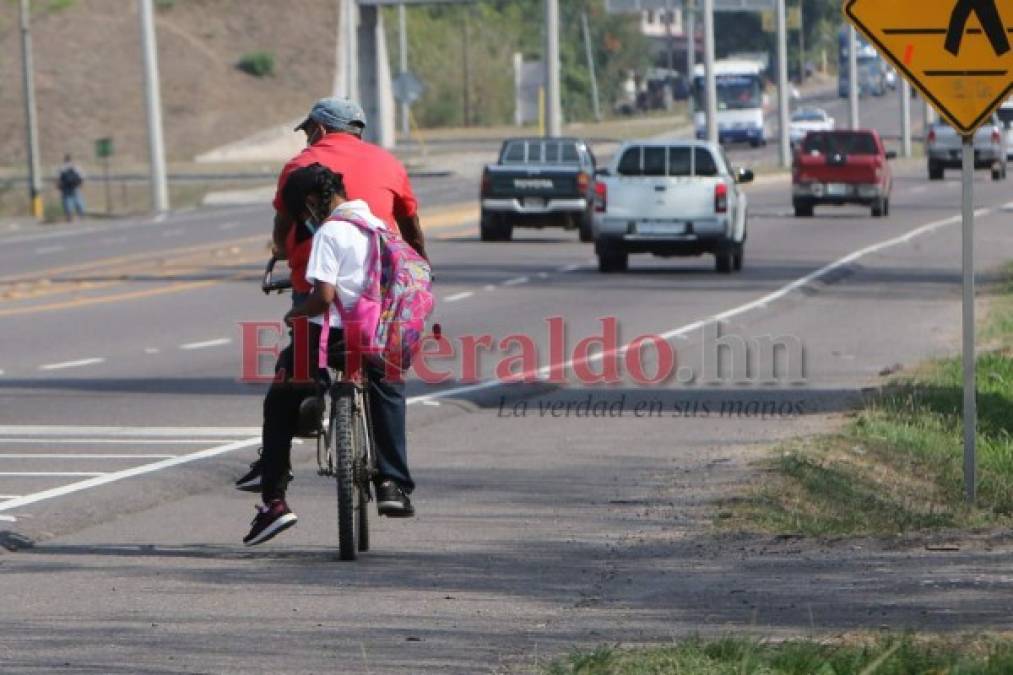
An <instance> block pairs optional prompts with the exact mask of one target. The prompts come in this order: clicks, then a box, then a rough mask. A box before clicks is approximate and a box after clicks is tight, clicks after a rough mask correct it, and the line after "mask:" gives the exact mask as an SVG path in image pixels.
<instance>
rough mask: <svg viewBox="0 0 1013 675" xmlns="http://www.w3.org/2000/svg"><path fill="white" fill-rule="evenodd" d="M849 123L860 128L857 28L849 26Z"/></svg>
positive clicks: (852, 126)
mask: <svg viewBox="0 0 1013 675" xmlns="http://www.w3.org/2000/svg"><path fill="white" fill-rule="evenodd" d="M848 122H849V124H850V126H851V128H852V129H857V128H858V38H857V36H856V34H855V27H854V26H851V25H849V26H848Z"/></svg>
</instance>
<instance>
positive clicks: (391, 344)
mask: <svg viewBox="0 0 1013 675" xmlns="http://www.w3.org/2000/svg"><path fill="white" fill-rule="evenodd" d="M329 220H332V221H337V222H344V223H349V224H350V225H352V226H354V227H358V228H359V229H360V230H362V231H363V232H365V233H367V234H368V235H369V237H370V240H371V244H372V245H371V246H370V253H369V258H368V259H367V262H366V285H365V287H364V288H363V291H362V295H361V296H360V297H359V299H358V301H357V302H356V303H355V306H354V307H352V308H351V309H345V308H344V307H342V305H341V302H340V301H335V303H334V305H335V306H336V307H337V309H338V313H339V314H340V315H341V323H342V325H343V326H344V332H345V344H346V346H345V349H346V352H347V353H350V354H356V355H362V356H364V357H365V358H366V359H368V360H369V361H371V362H373V363H375V364H377V365H381V366H384V367H385V368H386V370H387V372H388V373H389V372H391V371H393V372H405V371H407V370H408V369H409V368H410V367H411V362H412V358H414V356H415V354H416V353H417V352H418V350H419V347H420V346H421V343H422V334H423V332H424V331H425V327H426V319H427V318H428V317H429V315H430V314H432V311H433V305H434V298H433V291H432V284H433V282H432V270H431V268H430V267H429V263H428V262H426V259H425V258H423V257H422V256H420V255H419V254H418V253H417V252H416V251H415V249H413V248H412V247H411V246H410V245H409V244H408V243H407V242H406V241H405V240H404V239H402V238H401V237H399V236H398V235H396V234H394V233H392V232H391V231H390V230H387V229H386V228H379V227H375V226H374V225H371V224H370V223H368V222H367V221H365V220H363V219H362V218H360V217H358V216H356V215H353V214H348V213H339V214H338V215H336V216H334V217H332V218H330V219H329ZM330 311H331V310H330V308H328V310H327V318H326V319H325V320H324V329H323V331H322V333H321V336H320V350H319V354H318V359H319V360H318V364H319V366H320V367H321V368H324V367H326V364H327V336H328V333H329V332H330V331H329V329H330ZM356 366H357V362H356V363H352V364H348V365H347V367H346V369H347V370H349V371H350V372H352V373H354V371H355V370H356Z"/></svg>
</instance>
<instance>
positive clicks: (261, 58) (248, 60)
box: [236, 51, 274, 77]
mask: <svg viewBox="0 0 1013 675" xmlns="http://www.w3.org/2000/svg"><path fill="white" fill-rule="evenodd" d="M236 67H237V68H239V70H241V71H243V72H244V73H247V74H249V75H253V76H254V77H268V76H271V75H274V54H273V53H271V52H264V51H261V52H249V53H248V54H243V55H242V56H241V57H239V63H237V64H236Z"/></svg>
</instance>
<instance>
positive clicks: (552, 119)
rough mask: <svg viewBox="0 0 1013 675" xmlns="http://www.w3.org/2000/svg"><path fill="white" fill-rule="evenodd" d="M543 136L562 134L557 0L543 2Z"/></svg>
mask: <svg viewBox="0 0 1013 675" xmlns="http://www.w3.org/2000/svg"><path fill="white" fill-rule="evenodd" d="M545 69H546V76H545V84H546V91H545V95H546V101H545V108H546V111H545V113H546V114H545V117H546V123H545V135H546V136H559V135H561V134H562V133H563V129H562V127H563V112H562V107H563V106H562V101H561V98H560V92H559V0H545Z"/></svg>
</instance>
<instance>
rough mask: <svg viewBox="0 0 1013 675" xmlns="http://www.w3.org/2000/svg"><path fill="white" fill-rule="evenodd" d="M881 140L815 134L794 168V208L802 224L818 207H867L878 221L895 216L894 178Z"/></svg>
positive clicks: (868, 132)
mask: <svg viewBox="0 0 1013 675" xmlns="http://www.w3.org/2000/svg"><path fill="white" fill-rule="evenodd" d="M896 156H897V153H895V152H887V151H886V150H885V148H884V147H883V141H882V139H880V137H879V134H878V133H877V132H876V131H875V130H872V129H855V130H835V131H810V132H809V133H808V134H806V137H805V138H804V139H803V140H802V145H801V147H800V148H799V149H798V151H797V152H796V153H795V160H794V162H793V164H792V172H791V183H792V188H791V189H792V205H793V206H794V208H795V216H796V217H799V218H804V217H809V216H812V215H813V207H815V206H816V205H817V204H837V205H841V204H862V205H865V206H869V207H871V209H872V215H873V216H874V217H877V218H878V217H880V216H886V215H889V213H890V192H891V190H892V189H893V174H892V172H891V170H890V164H889V162H888V161H887V160H890V159H893V158H894V157H896Z"/></svg>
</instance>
